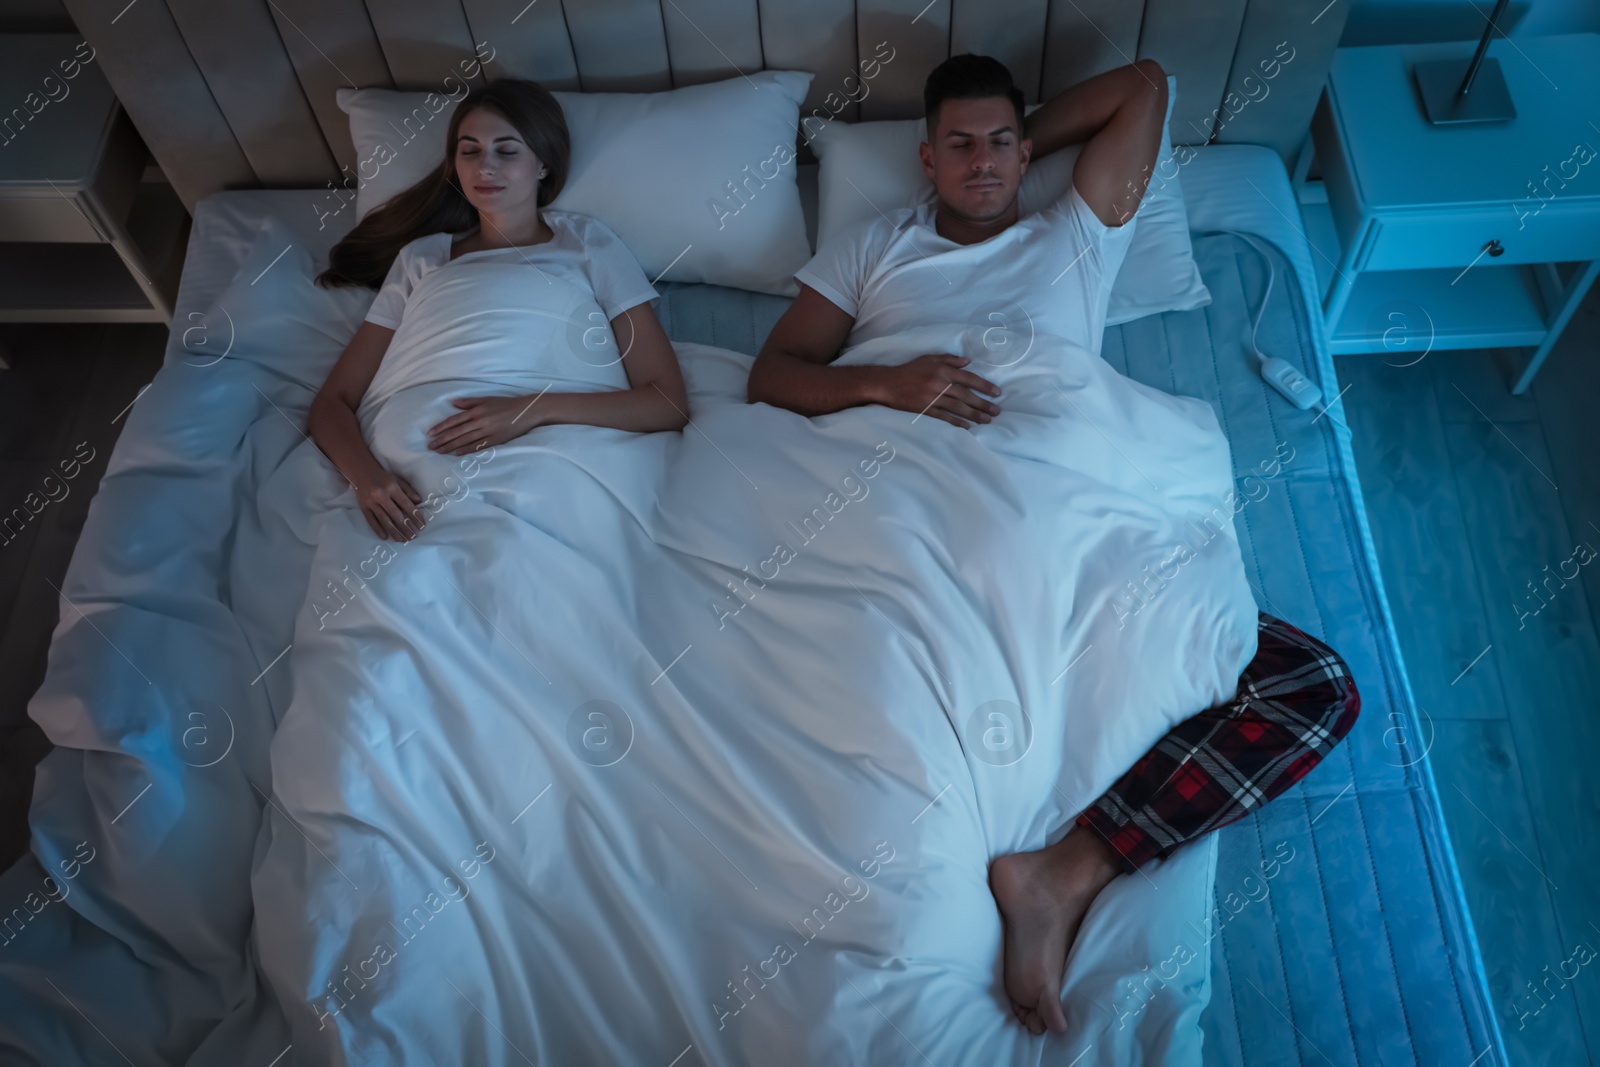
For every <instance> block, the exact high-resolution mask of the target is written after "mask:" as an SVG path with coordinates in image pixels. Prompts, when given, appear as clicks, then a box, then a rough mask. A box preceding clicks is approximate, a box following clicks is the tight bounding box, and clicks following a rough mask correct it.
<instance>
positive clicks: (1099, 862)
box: [989, 826, 1122, 1034]
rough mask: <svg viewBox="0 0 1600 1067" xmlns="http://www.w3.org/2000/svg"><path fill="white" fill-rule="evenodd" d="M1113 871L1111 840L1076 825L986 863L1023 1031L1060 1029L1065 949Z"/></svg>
mask: <svg viewBox="0 0 1600 1067" xmlns="http://www.w3.org/2000/svg"><path fill="white" fill-rule="evenodd" d="M1121 873H1122V866H1121V864H1120V863H1119V862H1118V858H1117V854H1116V853H1115V852H1114V851H1112V849H1111V846H1110V845H1108V844H1107V843H1106V841H1105V839H1104V838H1102V837H1101V836H1100V835H1099V834H1098V833H1095V832H1094V831H1093V830H1090V829H1087V828H1085V827H1082V826H1074V827H1073V828H1072V830H1071V831H1070V832H1069V833H1068V834H1067V836H1065V837H1063V838H1062V839H1061V840H1060V841H1057V842H1056V843H1055V844H1053V845H1051V846H1050V847H1049V848H1043V849H1040V850H1039V851H1037V852H1013V853H1011V854H1010V855H1009V856H1001V857H1000V858H999V859H997V860H995V861H994V863H992V864H990V866H989V889H990V891H991V892H993V893H994V899H995V901H996V903H998V904H999V905H1000V917H1001V918H1002V919H1003V920H1004V922H1005V979H1006V993H1007V995H1008V996H1010V997H1011V1010H1012V1011H1013V1012H1015V1013H1016V1016H1017V1021H1018V1022H1020V1023H1021V1024H1022V1025H1023V1026H1026V1027H1027V1028H1028V1030H1029V1032H1031V1033H1034V1034H1042V1033H1044V1032H1045V1030H1046V1029H1050V1030H1054V1031H1056V1032H1057V1033H1060V1032H1061V1031H1063V1030H1065V1029H1066V1028H1067V1016H1066V1012H1064V1011H1063V1010H1062V1008H1061V975H1062V972H1063V971H1064V970H1065V969H1066V965H1067V953H1068V951H1070V950H1071V948H1072V942H1073V939H1075V938H1076V937H1077V936H1078V927H1079V926H1080V925H1082V923H1083V917H1084V915H1085V914H1086V913H1087V912H1088V910H1089V905H1090V904H1091V903H1093V902H1094V898H1095V897H1097V896H1099V895H1100V890H1102V889H1104V888H1105V887H1106V885H1107V884H1108V883H1109V882H1110V881H1111V880H1112V879H1113V878H1115V877H1116V876H1117V875H1118V874H1121Z"/></svg>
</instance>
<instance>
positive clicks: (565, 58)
mask: <svg viewBox="0 0 1600 1067" xmlns="http://www.w3.org/2000/svg"><path fill="white" fill-rule="evenodd" d="M1349 2H1350V0H1145V2H1143V3H1139V2H1134V0H134V2H131V3H130V2H128V0H65V4H66V7H67V9H68V11H69V12H70V13H71V15H72V17H73V19H74V21H75V22H76V23H77V26H78V30H79V32H80V33H82V34H83V36H84V38H85V39H86V40H87V41H88V42H89V44H90V45H91V46H93V48H94V49H95V53H96V61H97V62H99V63H100V64H102V69H103V70H104V71H105V73H106V77H107V78H108V79H109V80H110V82H111V85H112V87H113V89H115V90H116V93H117V96H118V97H119V98H120V99H121V101H122V104H123V107H124V108H125V109H126V110H127V112H128V114H129V116H130V117H131V118H132V120H133V122H134V125H135V126H136V127H137V128H138V130H139V133H140V134H141V135H142V136H143V138H144V140H145V143H146V144H147V145H148V146H149V147H150V150H151V153H152V154H153V155H154V156H155V159H156V162H157V163H158V164H159V165H160V166H161V168H162V170H163V171H165V172H166V175H167V178H168V180H170V181H171V182H172V185H173V187H174V188H175V189H176V191H177V193H178V195H179V196H180V197H181V198H182V199H183V202H184V204H185V205H186V206H187V207H188V208H189V210H190V211H191V212H192V211H193V210H194V205H195V203H196V202H197V201H198V200H199V199H200V198H202V197H204V196H206V195H207V194H209V193H213V192H216V191H218V190H221V189H239V188H257V187H267V188H316V187H320V186H324V185H327V184H328V183H330V182H332V183H335V184H353V182H354V174H355V163H356V153H355V149H354V147H353V145H352V144H351V141H350V135H349V126H348V118H347V116H346V115H345V114H344V113H343V112H342V111H340V110H339V108H338V106H337V105H336V104H335V102H334V90H336V89H338V88H340V87H344V86H349V87H358V88H365V87H369V86H380V87H385V88H395V89H416V90H426V89H434V90H439V91H441V92H445V91H451V90H452V88H453V87H455V86H459V85H461V84H465V85H467V86H469V87H471V86H474V85H477V84H480V83H481V82H482V81H484V80H485V79H486V78H493V77H497V76H505V77H522V78H534V79H536V80H538V81H540V82H543V83H544V84H546V85H547V86H549V87H550V88H553V89H571V90H578V91H584V92H628V91H631V92H649V91H658V90H662V89H670V88H673V87H674V86H679V85H688V84H693V83H697V82H706V81H716V80H719V79H723V78H731V77H736V76H738V75H739V74H740V73H741V72H749V71H752V70H760V69H763V68H771V69H778V70H808V71H811V72H813V73H814V74H815V75H816V78H815V80H814V81H813V82H812V86H811V94H810V98H809V99H808V100H807V101H806V105H805V113H806V114H811V113H812V112H813V111H815V110H817V109H821V110H820V114H822V115H829V116H833V117H837V118H841V119H845V120H848V121H857V120H872V119H886V118H905V117H908V116H915V115H918V114H920V101H921V93H922V82H923V79H924V78H925V77H926V76H927V73H928V71H929V70H931V69H932V68H933V67H934V66H935V65H936V64H938V63H939V62H941V61H942V60H944V59H945V58H946V57H947V56H949V55H951V54H953V53H960V52H981V53H987V54H989V55H993V56H996V57H998V58H999V59H1001V60H1003V61H1004V62H1005V63H1006V64H1007V65H1009V66H1010V67H1011V69H1012V71H1013V73H1015V75H1016V76H1017V80H1018V83H1019V84H1020V85H1021V86H1022V87H1023V90H1024V92H1025V93H1026V94H1027V97H1028V100H1029V102H1033V101H1036V100H1039V99H1040V98H1042V97H1049V96H1050V95H1051V94H1053V93H1055V92H1057V91H1059V90H1061V89H1063V88H1065V87H1067V86H1069V85H1072V84H1074V83H1075V82H1078V81H1080V80H1082V79H1084V78H1086V77H1089V76H1090V75H1093V74H1096V73H1098V72H1100V71H1102V70H1106V69H1109V68H1111V67H1115V66H1120V65H1122V64H1124V63H1129V62H1132V61H1133V60H1135V59H1138V58H1143V57H1145V56H1149V57H1153V58H1154V59H1156V60H1157V61H1158V62H1160V63H1161V65H1162V66H1163V67H1165V68H1166V70H1167V72H1168V73H1169V74H1174V75H1176V76H1177V79H1178V99H1177V102H1176V105H1175V109H1174V112H1173V118H1172V136H1173V141H1174V142H1175V143H1179V144H1202V143H1206V142H1208V141H1220V142H1243V143H1253V144H1262V145H1267V146H1269V147H1272V148H1275V149H1276V150H1277V151H1278V152H1279V153H1280V154H1281V155H1282V156H1283V157H1284V159H1285V162H1286V163H1292V161H1293V156H1294V153H1295V152H1296V151H1297V150H1298V149H1299V147H1300V145H1301V144H1302V142H1303V140H1304V137H1305V131H1306V129H1307V127H1308V126H1309V124H1310V120H1311V113H1312V110H1313V109H1314V107H1315V105H1316V101H1317V97H1318V94H1319V93H1320V91H1321V88H1322V84H1323V81H1324V79H1325V77H1326V75H1327V71H1328V67H1329V65H1330V64H1331V62H1332V59H1333V51H1334V48H1335V47H1336V45H1337V44H1338V40H1339V35H1340V32H1341V31H1342V29H1343V26H1344V21H1345V17H1346V15H1347V14H1348V12H1349ZM880 42H888V46H887V47H888V48H889V49H892V50H893V56H894V58H893V60H892V61H891V62H889V63H887V64H883V65H882V66H881V67H880V68H878V69H877V70H876V72H875V76H874V77H873V78H872V79H871V81H870V82H863V81H862V80H860V78H859V75H860V71H859V70H858V69H857V64H858V62H859V61H860V60H862V59H871V58H872V57H873V55H874V54H875V53H876V54H879V55H881V54H884V53H882V52H878V51H877V50H878V48H879V43H880ZM479 60H482V62H479ZM342 168H348V170H345V169H342Z"/></svg>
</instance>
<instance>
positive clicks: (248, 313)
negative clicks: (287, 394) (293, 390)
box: [174, 215, 374, 391]
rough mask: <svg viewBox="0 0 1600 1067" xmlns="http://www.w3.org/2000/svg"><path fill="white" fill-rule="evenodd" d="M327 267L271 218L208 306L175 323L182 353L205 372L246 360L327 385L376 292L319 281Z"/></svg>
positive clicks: (302, 381)
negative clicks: (224, 363)
mask: <svg viewBox="0 0 1600 1067" xmlns="http://www.w3.org/2000/svg"><path fill="white" fill-rule="evenodd" d="M320 270H321V267H320V266H318V265H317V264H315V263H314V262H313V260H312V258H311V253H310V252H309V251H308V250H307V249H306V247H305V246H304V245H302V244H298V243H296V241H295V239H294V237H293V235H291V234H290V233H289V231H288V229H287V228H286V227H285V226H284V224H283V223H282V222H280V221H279V220H278V219H277V218H276V217H275V216H272V215H268V216H266V217H265V218H263V219H262V220H261V225H260V227H259V228H258V229H257V230H256V233H255V238H254V240H253V241H252V243H251V245H250V249H249V251H247V252H246V253H245V257H244V261H243V262H242V263H241V264H240V265H239V269H238V271H237V272H236V273H235V274H234V276H233V280H232V281H231V282H229V283H228V287H227V288H226V289H224V290H223V291H222V292H221V293H220V294H219V295H218V296H217V298H216V300H214V301H212V303H211V306H210V307H209V308H207V309H206V310H205V311H203V312H190V313H189V316H188V318H187V320H184V321H180V322H175V323H174V328H175V329H177V330H178V331H179V341H178V343H179V347H180V348H181V350H182V351H181V355H180V356H179V358H181V359H182V360H183V361H184V362H185V363H187V364H188V365H189V366H191V367H198V368H202V369H203V368H206V367H213V366H216V365H217V364H218V363H220V362H222V361H223V360H224V359H239V360H244V361H245V362H247V363H255V364H257V365H259V366H262V367H265V368H267V369H268V370H270V371H272V372H273V373H275V374H279V375H282V376H283V377H285V378H288V379H290V380H291V381H295V382H298V383H300V384H301V385H303V386H305V387H306V388H307V389H310V390H313V391H315V390H317V389H320V388H322V383H323V382H324V381H326V380H327V377H328V372H329V371H330V370H332V369H333V365H334V363H335V362H336V361H337V360H338V358H339V353H341V352H343V351H344V348H345V346H346V345H348V344H349V343H350V339H351V338H352V337H354V336H355V333H356V329H357V328H358V327H359V326H360V325H361V320H362V318H363V316H365V315H366V313H367V308H368V307H369V306H370V305H371V304H372V299H373V296H374V294H373V292H372V290H370V289H366V288H364V287H362V286H346V287H334V288H328V289H324V288H322V287H321V286H318V285H317V284H316V283H315V281H314V278H315V276H316V274H317V273H318V272H319V271H320Z"/></svg>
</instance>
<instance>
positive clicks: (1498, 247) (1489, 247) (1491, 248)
mask: <svg viewBox="0 0 1600 1067" xmlns="http://www.w3.org/2000/svg"><path fill="white" fill-rule="evenodd" d="M1483 250H1484V251H1485V252H1487V253H1489V254H1490V255H1491V256H1501V255H1505V251H1506V246H1505V245H1503V244H1501V243H1500V242H1499V241H1496V240H1491V241H1490V242H1489V243H1488V244H1486V245H1484V246H1483Z"/></svg>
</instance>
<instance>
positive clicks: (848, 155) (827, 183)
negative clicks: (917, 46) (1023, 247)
mask: <svg viewBox="0 0 1600 1067" xmlns="http://www.w3.org/2000/svg"><path fill="white" fill-rule="evenodd" d="M1177 98H1178V79H1177V78H1175V77H1173V76H1171V75H1168V76H1167V121H1168V122H1170V121H1171V120H1172V105H1173V103H1174V102H1175V101H1176V100H1177ZM1030 110H1032V109H1030ZM926 136H927V122H926V120H924V119H904V120H901V121H898V122H858V123H854V124H851V123H847V122H831V123H828V124H827V125H825V126H823V127H822V128H821V129H820V130H819V131H818V132H817V133H816V134H815V137H814V139H813V140H812V141H811V148H812V150H813V151H815V152H816V154H817V159H818V160H820V161H821V166H820V167H819V168H818V175H817V183H818V190H819V202H818V216H819V217H818V220H817V247H818V248H821V247H822V246H823V245H824V244H826V243H827V242H828V241H829V240H831V239H832V238H833V237H834V236H835V235H837V234H839V233H841V232H843V231H847V230H849V229H851V228H852V227H855V226H861V225H864V224H866V223H868V222H870V221H871V220H873V219H876V218H879V217H880V212H889V211H892V210H894V209H895V208H901V207H910V206H912V205H914V204H918V203H920V202H922V201H923V200H926V199H930V198H931V197H932V196H933V195H934V192H933V183H932V182H931V181H929V180H928V176H927V175H926V174H925V173H923V170H922V163H921V160H920V159H919V157H918V155H917V145H919V144H920V143H922V141H923V140H924V139H925V138H926ZM1082 150H1083V146H1082V145H1081V144H1078V145H1068V146H1067V147H1066V148H1062V149H1060V150H1059V151H1056V152H1052V153H1051V154H1050V155H1048V156H1042V157H1039V158H1036V159H1035V160H1034V161H1033V162H1031V163H1029V164H1028V172H1027V173H1026V174H1024V175H1023V177H1022V189H1021V190H1020V192H1019V194H1018V198H1019V201H1020V203H1019V205H1018V207H1019V209H1020V210H1021V211H1022V212H1023V213H1024V214H1026V213H1029V212H1032V211H1037V210H1038V209H1039V208H1041V207H1043V206H1045V205H1046V204H1049V203H1051V202H1052V201H1055V200H1058V199H1060V198H1061V197H1062V196H1063V195H1065V193H1066V191H1067V188H1068V186H1069V185H1070V184H1071V182H1072V167H1073V164H1075V163H1076V162H1077V160H1078V153H1079V152H1081V151H1082ZM1138 218H1139V225H1138V228H1137V229H1136V230H1135V231H1134V234H1133V242H1132V244H1130V245H1129V246H1128V254H1127V257H1126V258H1125V259H1124V260H1123V262H1122V268H1121V269H1120V270H1119V271H1118V273H1117V277H1116V280H1115V281H1114V282H1113V284H1112V286H1111V304H1110V307H1109V308H1108V310H1107V312H1106V325H1107V326H1115V325H1117V324H1118V323H1123V322H1130V321H1132V320H1134V319H1137V318H1142V317H1143V316H1145V315H1153V314H1156V313H1158V312H1162V311H1190V310H1193V309H1194V308H1199V307H1205V306H1206V305H1207V304H1209V303H1211V293H1210V292H1209V291H1208V290H1207V289H1206V287H1205V283H1204V282H1202V281H1201V280H1200V268H1199V267H1198V266H1196V265H1195V261H1194V248H1193V245H1192V244H1191V243H1190V239H1189V213H1188V210H1187V209H1186V208H1185V206H1184V203H1183V189H1182V187H1181V186H1180V185H1179V183H1178V166H1177V163H1176V161H1175V160H1174V159H1173V155H1172V138H1171V136H1170V134H1169V132H1168V130H1167V126H1166V124H1163V125H1162V128H1161V153H1160V155H1159V156H1158V157H1157V160H1156V167H1155V172H1154V175H1153V176H1152V177H1151V180H1150V185H1149V187H1148V189H1147V190H1146V191H1145V195H1144V199H1143V200H1141V201H1140V203H1139V212H1138Z"/></svg>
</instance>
